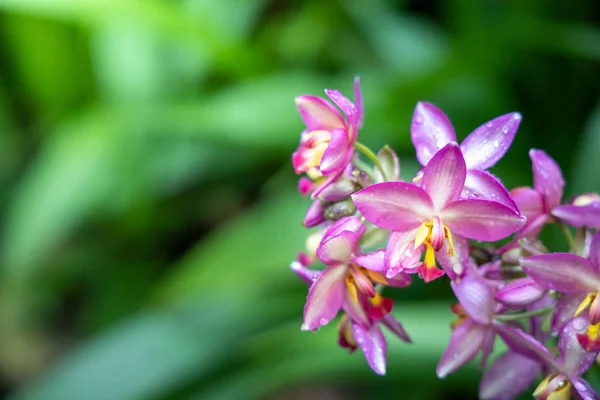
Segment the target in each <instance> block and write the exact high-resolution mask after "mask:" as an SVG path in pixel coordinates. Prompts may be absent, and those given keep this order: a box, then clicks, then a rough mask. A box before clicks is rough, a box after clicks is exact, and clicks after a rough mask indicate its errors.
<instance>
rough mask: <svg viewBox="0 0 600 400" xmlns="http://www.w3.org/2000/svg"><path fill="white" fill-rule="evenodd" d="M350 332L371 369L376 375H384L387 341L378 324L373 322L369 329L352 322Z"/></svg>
mask: <svg viewBox="0 0 600 400" xmlns="http://www.w3.org/2000/svg"><path fill="white" fill-rule="evenodd" d="M352 333H353V335H354V340H356V343H357V344H358V347H360V349H361V350H362V352H363V353H364V355H365V358H366V360H367V362H368V363H369V366H370V367H371V369H372V370H373V371H375V373H376V374H378V375H385V364H386V353H387V343H386V341H385V337H384V336H383V333H381V329H379V325H378V324H373V325H371V327H370V329H365V328H363V327H362V326H360V325H358V324H352Z"/></svg>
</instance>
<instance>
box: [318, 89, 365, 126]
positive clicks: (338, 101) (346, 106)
mask: <svg viewBox="0 0 600 400" xmlns="http://www.w3.org/2000/svg"><path fill="white" fill-rule="evenodd" d="M325 94H326V95H327V97H329V98H330V99H331V101H333V102H334V103H335V105H336V106H338V107H339V108H340V110H342V111H343V112H344V114H346V117H348V122H350V123H351V124H352V125H354V126H356V125H357V122H358V115H357V112H356V107H354V104H352V102H351V101H350V100H349V99H348V98H347V97H346V96H344V95H343V94H342V93H341V92H340V91H339V90H335V89H325Z"/></svg>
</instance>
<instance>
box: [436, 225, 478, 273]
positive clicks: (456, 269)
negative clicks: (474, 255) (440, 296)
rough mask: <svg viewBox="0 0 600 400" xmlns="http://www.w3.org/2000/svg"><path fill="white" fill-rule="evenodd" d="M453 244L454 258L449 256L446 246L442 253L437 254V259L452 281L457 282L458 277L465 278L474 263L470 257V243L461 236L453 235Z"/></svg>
mask: <svg viewBox="0 0 600 400" xmlns="http://www.w3.org/2000/svg"><path fill="white" fill-rule="evenodd" d="M452 243H453V245H454V255H453V256H450V254H448V250H447V248H446V245H444V248H442V250H441V251H437V252H436V253H435V259H436V260H437V261H438V263H439V264H440V266H441V267H442V268H443V269H444V271H446V274H447V275H448V276H449V277H450V279H452V280H455V279H456V278H457V277H463V276H464V275H465V273H466V272H467V270H468V269H469V268H471V266H472V265H471V264H472V263H471V259H470V257H469V241H468V240H467V239H466V238H464V237H462V236H460V235H453V236H452Z"/></svg>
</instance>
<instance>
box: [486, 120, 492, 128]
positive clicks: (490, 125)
mask: <svg viewBox="0 0 600 400" xmlns="http://www.w3.org/2000/svg"><path fill="white" fill-rule="evenodd" d="M492 125H493V124H492V122H491V121H490V122H488V123H487V124H485V126H487V127H488V128H491V127H492Z"/></svg>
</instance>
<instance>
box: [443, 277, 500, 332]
mask: <svg viewBox="0 0 600 400" xmlns="http://www.w3.org/2000/svg"><path fill="white" fill-rule="evenodd" d="M452 290H454V294H455V295H456V298H458V301H459V302H460V304H461V305H462V306H463V307H464V309H465V311H466V312H467V314H468V315H469V317H471V318H473V320H474V321H475V322H477V323H479V324H483V325H486V324H489V323H490V322H491V321H492V318H493V317H494V308H495V305H496V304H495V301H494V292H493V290H492V288H491V287H490V285H488V284H487V283H486V282H485V281H484V280H482V279H479V278H477V277H474V276H467V277H465V278H463V279H462V280H461V281H460V282H459V283H456V284H452Z"/></svg>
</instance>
